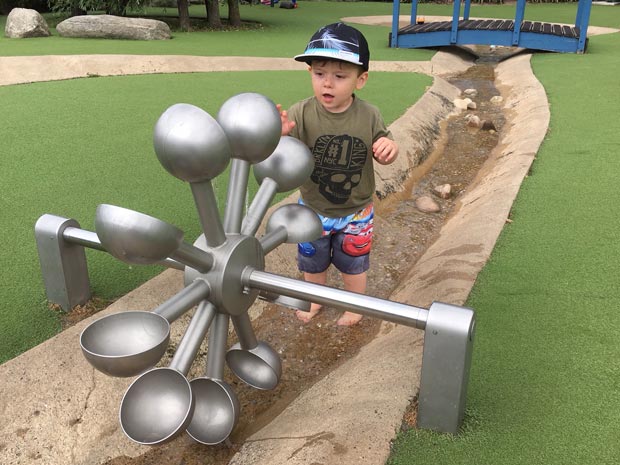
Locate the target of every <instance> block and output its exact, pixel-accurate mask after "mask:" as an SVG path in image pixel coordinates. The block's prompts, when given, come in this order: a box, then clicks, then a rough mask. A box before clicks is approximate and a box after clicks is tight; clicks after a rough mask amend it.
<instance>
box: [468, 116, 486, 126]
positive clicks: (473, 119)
mask: <svg viewBox="0 0 620 465" xmlns="http://www.w3.org/2000/svg"><path fill="white" fill-rule="evenodd" d="M465 119H466V120H467V126H469V127H472V128H480V126H482V122H481V121H480V117H479V116H478V115H472V114H469V115H467V116H466V117H465Z"/></svg>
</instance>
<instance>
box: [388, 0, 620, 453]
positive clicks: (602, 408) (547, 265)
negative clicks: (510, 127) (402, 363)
mask: <svg viewBox="0 0 620 465" xmlns="http://www.w3.org/2000/svg"><path fill="white" fill-rule="evenodd" d="M607 11H608V12H609V14H610V15H614V17H615V20H616V21H617V20H618V19H620V9H618V8H616V9H608V10H607ZM619 49H620V34H612V35H605V36H598V37H593V38H591V39H590V47H589V50H588V53H586V54H584V55H560V54H551V53H546V54H536V55H535V56H534V57H533V59H532V63H533V68H534V71H535V73H536V75H537V77H538V78H539V79H540V80H541V82H542V83H543V85H544V87H545V89H546V92H547V95H548V97H549V102H550V108H551V126H550V130H549V134H548V137H547V138H546V140H545V141H544V143H543V145H542V147H541V150H540V151H539V153H538V157H537V159H536V161H535V163H534V165H533V168H532V172H531V175H530V176H529V177H528V178H526V180H525V181H524V183H523V185H522V188H521V191H520V193H519V196H518V199H517V201H516V203H515V204H514V207H513V211H512V215H511V218H512V220H513V222H512V223H510V224H509V225H508V226H506V228H505V229H504V231H503V233H502V235H501V237H500V239H499V242H498V243H497V245H496V247H495V249H494V252H493V254H492V257H491V259H490V261H489V262H488V264H487V265H486V267H485V269H484V270H483V271H482V273H481V274H480V276H479V278H478V280H477V283H476V285H475V287H474V289H473V291H472V293H471V295H470V298H469V300H468V302H467V305H468V306H471V307H472V308H474V309H475V310H476V315H477V335H476V341H475V347H474V356H473V367H472V372H471V380H470V387H469V392H468V409H467V416H466V419H465V423H464V430H463V432H462V434H461V435H460V436H458V437H450V436H445V435H441V434H437V433H431V432H428V431H417V430H412V431H410V432H408V433H406V434H400V435H399V436H398V438H397V440H396V445H395V448H394V450H395V452H394V454H393V456H392V457H391V459H390V460H389V462H388V463H389V464H390V465H401V464H402V465H404V464H412V463H415V464H420V465H422V464H434V465H436V464H451V465H457V464H502V465H511V464H545V465H552V464H554V465H555V464H557V465H566V464H579V465H587V464H592V465H603V464H609V465H611V464H617V463H618V460H619V458H620V441H618V438H619V437H620V415H619V414H618V412H620V312H619V311H618V309H619V308H620V296H619V295H618V293H617V289H618V284H617V281H618V277H619V276H620V232H619V230H618V224H619V222H618V214H617V211H618V206H617V199H618V192H617V178H618V175H619V173H620V157H619V154H620V133H619V132H618V130H617V124H615V121H616V120H617V117H616V116H615V115H616V113H617V105H618V102H620V86H618V84H617V78H618V76H619V75H620V60H618V58H617V55H618V50H619Z"/></svg>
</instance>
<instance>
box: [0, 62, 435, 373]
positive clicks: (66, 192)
mask: <svg viewBox="0 0 620 465" xmlns="http://www.w3.org/2000/svg"><path fill="white" fill-rule="evenodd" d="M428 84H430V79H429V78H428V77H426V76H421V75H416V74H407V73H375V74H373V76H372V77H371V79H370V80H369V83H368V85H367V87H366V88H365V89H364V90H363V91H362V92H361V93H360V96H362V97H363V98H366V99H368V100H369V101H373V102H376V103H377V104H378V105H379V106H380V107H381V108H382V109H383V110H384V115H385V118H386V120H387V121H389V122H391V121H393V120H394V119H396V118H398V116H400V115H401V114H402V113H403V112H404V111H405V110H406V108H407V107H408V106H409V105H410V104H411V103H413V102H415V101H416V100H417V99H418V98H419V97H420V96H421V94H422V93H423V92H424V88H425V86H426V85H428ZM394 88H399V89H402V91H401V92H400V93H399V95H396V94H395V93H394V92H392V91H391V90H392V89H394ZM240 92H259V93H262V94H264V95H267V96H268V97H270V98H271V99H272V100H274V101H277V102H279V103H282V104H283V105H284V106H285V107H287V106H289V105H290V104H291V103H293V102H295V101H296V100H299V99H301V98H303V97H306V96H308V95H309V92H310V87H309V77H308V75H307V73H306V72H305V71H287V72H243V73H205V74H200V73H195V74H176V75H146V76H125V77H100V78H90V79H76V80H69V81H56V82H45V83H37V84H30V85H19V86H7V87H0V102H2V128H3V133H2V141H3V145H2V147H3V149H2V156H1V157H0V173H2V185H3V188H4V189H3V196H2V203H1V205H2V210H3V215H2V218H3V220H2V223H3V227H2V229H1V230H0V239H1V240H2V242H3V244H4V247H3V248H2V252H0V270H1V271H0V273H2V278H1V282H2V283H6V284H8V285H7V286H6V287H4V290H3V292H2V297H3V298H2V299H1V300H0V325H1V327H2V328H4V329H3V331H2V338H1V339H0V361H5V360H7V359H10V358H12V357H14V356H16V355H18V354H19V353H21V352H23V351H24V350H27V349H28V348H30V347H32V346H33V345H36V344H38V343H40V342H42V341H44V340H45V339H46V338H48V337H50V336H51V335H53V334H55V333H56V332H57V331H58V330H59V323H58V318H57V315H55V314H54V313H52V312H50V311H49V310H48V308H47V305H46V299H45V294H44V290H43V286H42V282H41V277H40V272H39V268H38V266H39V265H38V259H37V253H36V247H35V243H34V235H33V226H34V224H35V222H36V220H37V218H39V216H41V215H42V214H44V213H52V214H56V215H60V216H64V217H68V218H75V219H76V220H77V221H78V222H79V223H80V225H81V226H82V227H83V228H85V229H89V230H93V223H94V215H95V209H96V207H97V205H98V204H100V203H111V204H116V205H121V206H124V207H127V208H131V209H134V210H138V211H142V212H144V213H147V214H150V215H153V216H156V217H158V218H161V219H163V220H166V221H169V222H170V223H173V224H176V225H178V226H179V227H181V228H182V229H183V230H184V231H185V232H186V236H187V238H188V240H189V241H190V242H193V240H194V239H195V238H196V236H197V235H198V234H199V224H198V222H197V215H196V212H195V207H194V203H193V200H192V195H191V191H190V188H189V186H188V185H187V184H185V183H183V182H181V181H179V180H177V179H176V178H174V177H173V176H171V175H169V174H168V173H167V172H166V171H165V170H164V169H163V168H162V167H161V165H160V164H159V162H158V160H157V158H156V156H155V154H154V152H153V148H152V136H153V125H154V124H155V121H156V120H157V118H158V117H159V115H160V114H161V113H162V112H163V111H164V110H165V109H166V108H167V107H168V106H170V105H172V104H174V103H178V102H188V103H192V104H194V105H197V106H199V107H201V108H204V109H205V110H206V111H208V112H209V113H211V114H212V115H216V114H217V111H218V109H219V107H220V106H221V105H222V103H223V102H224V101H225V100H226V99H227V98H229V97H231V96H232V95H234V94H237V93H240ZM226 179H227V178H226V177H225V176H222V178H221V179H216V180H214V185H215V188H216V191H217V192H218V193H219V194H220V195H221V196H224V195H225V189H226V185H227V184H226ZM252 180H253V179H252ZM88 260H89V268H90V276H91V284H92V288H93V291H94V293H95V294H96V295H97V296H100V297H104V298H114V297H117V296H119V295H122V294H124V293H126V292H127V291H129V290H131V289H133V288H135V287H136V286H137V285H139V284H140V283H142V282H144V281H145V280H147V279H148V278H150V277H152V276H153V275H154V274H155V273H157V272H159V271H160V269H159V268H156V267H139V266H137V267H132V266H128V265H125V264H123V263H120V262H118V261H117V260H115V259H112V258H111V257H110V256H108V255H107V254H104V253H101V252H98V251H92V250H88ZM9 328H10V330H9Z"/></svg>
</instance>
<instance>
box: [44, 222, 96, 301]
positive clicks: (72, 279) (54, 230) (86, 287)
mask: <svg viewBox="0 0 620 465" xmlns="http://www.w3.org/2000/svg"><path fill="white" fill-rule="evenodd" d="M69 227H73V228H79V227H80V225H79V224H78V222H77V221H75V220H72V219H68V218H63V217H60V216H55V215H49V214H45V215H43V216H41V217H40V218H39V219H38V220H37V223H36V224H35V227H34V235H35V239H36V242H37V250H38V252H39V262H40V263H41V274H42V275H43V284H44V285H45V292H46V294H47V299H48V300H49V301H50V302H52V303H55V304H58V305H60V307H61V308H62V309H63V310H65V311H69V310H71V309H72V308H73V307H75V306H76V305H81V304H83V303H85V302H86V301H87V300H88V299H89V298H90V295H91V294H90V280H89V278H88V268H87V266H86V254H85V252H84V247H82V246H81V245H77V244H72V243H70V242H68V241H66V240H65V239H64V237H63V232H64V230H65V229H66V228H69Z"/></svg>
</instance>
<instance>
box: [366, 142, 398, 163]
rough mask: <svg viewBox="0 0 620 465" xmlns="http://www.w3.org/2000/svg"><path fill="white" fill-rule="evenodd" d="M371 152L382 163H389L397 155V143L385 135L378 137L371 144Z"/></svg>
mask: <svg viewBox="0 0 620 465" xmlns="http://www.w3.org/2000/svg"><path fill="white" fill-rule="evenodd" d="M372 153H373V156H374V157H375V160H377V161H378V162H379V163H381V164H382V165H389V164H390V163H392V162H393V161H394V160H396V157H397V156H398V144H397V143H396V142H394V141H393V140H392V139H389V138H387V137H380V138H379V139H377V140H376V141H375V143H374V144H372Z"/></svg>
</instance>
